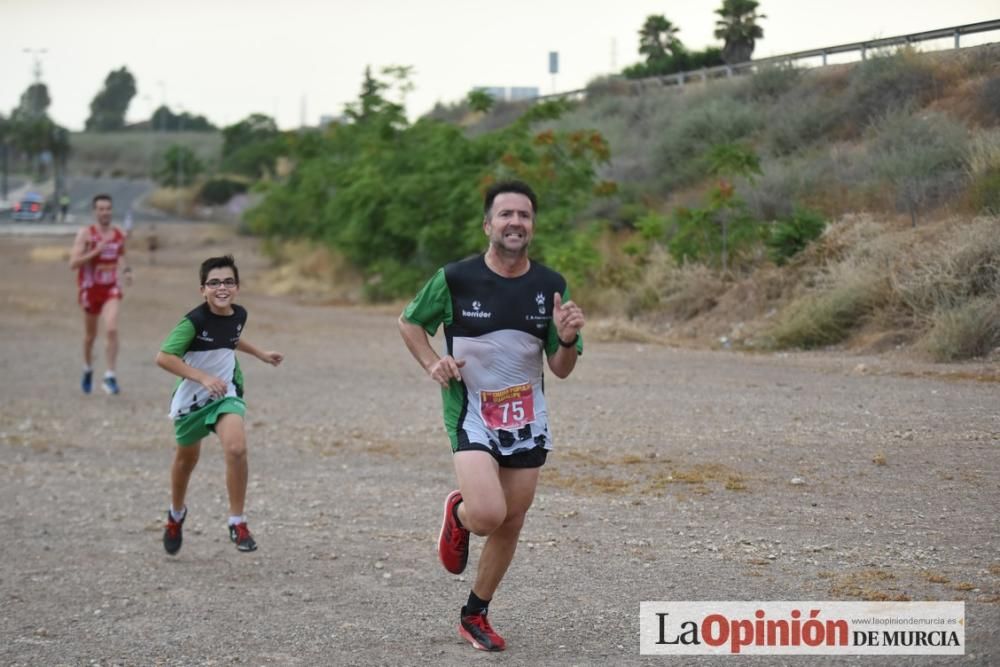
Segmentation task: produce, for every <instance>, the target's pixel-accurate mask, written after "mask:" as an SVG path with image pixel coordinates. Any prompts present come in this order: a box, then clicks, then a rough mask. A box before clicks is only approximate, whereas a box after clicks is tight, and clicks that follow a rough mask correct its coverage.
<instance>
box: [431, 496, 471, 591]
mask: <svg viewBox="0 0 1000 667" xmlns="http://www.w3.org/2000/svg"><path fill="white" fill-rule="evenodd" d="M460 502H462V494H461V493H460V492H458V491H457V490H456V491H452V492H451V493H449V494H448V497H447V498H445V499H444V520H442V522H441V534H440V535H439V536H438V557H439V558H440V559H441V564H442V565H444V569H446V570H448V571H449V572H451V573H452V574H461V573H462V572H463V571H464V570H465V566H466V564H467V563H468V562H469V531H468V530H466V529H465V528H463V527H462V526H461V524H459V523H458V519H456V518H455V507H456V506H457V505H458V504H459V503H460Z"/></svg>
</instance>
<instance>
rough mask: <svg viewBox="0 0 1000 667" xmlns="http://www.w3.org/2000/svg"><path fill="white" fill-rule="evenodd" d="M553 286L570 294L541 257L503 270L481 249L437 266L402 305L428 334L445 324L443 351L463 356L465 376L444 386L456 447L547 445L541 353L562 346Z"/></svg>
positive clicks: (504, 449)
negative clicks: (515, 272) (525, 266)
mask: <svg viewBox="0 0 1000 667" xmlns="http://www.w3.org/2000/svg"><path fill="white" fill-rule="evenodd" d="M556 292H559V293H560V295H562V298H563V299H568V298H569V293H568V291H567V289H566V280H565V279H564V278H563V277H562V276H561V275H560V274H559V273H557V272H555V271H553V270H552V269H549V268H548V267H546V266H543V265H542V264H539V263H538V262H534V261H533V262H532V263H531V267H530V268H529V270H528V272H527V273H525V274H524V275H523V276H518V277H517V278H504V277H503V276H500V275H497V274H496V273H494V272H493V271H492V270H490V268H489V267H488V266H487V265H486V260H485V257H484V256H483V255H479V256H477V257H473V258H471V259H467V260H463V261H461V262H455V263H452V264H449V265H447V266H445V267H444V268H442V269H440V270H439V271H438V272H437V273H436V274H435V275H434V277H432V278H431V279H430V280H429V281H428V282H427V284H426V285H424V287H423V288H422V289H421V290H420V292H419V293H418V294H417V296H416V297H415V298H414V299H413V301H412V302H410V304H409V305H408V306H407V307H406V310H405V311H404V312H403V317H404V318H405V319H406V320H407V321H409V322H412V323H414V324H418V325H420V326H421V327H423V328H424V330H425V331H427V332H428V333H429V334H430V335H434V333H435V332H436V331H437V328H438V326H440V325H441V324H444V333H445V343H446V346H447V351H446V354H450V355H451V356H453V357H454V358H455V359H460V360H464V361H465V365H464V366H463V367H462V368H461V374H462V381H461V382H458V381H455V380H452V381H451V382H450V383H449V386H448V388H447V389H442V392H441V393H442V398H443V400H444V422H445V428H446V429H447V431H448V435H449V437H450V438H451V446H452V450H453V451H460V450H464V449H480V448H483V447H485V448H487V449H489V450H491V451H493V452H495V453H497V454H500V455H504V456H506V455H509V454H512V453H514V452H518V451H521V450H526V449H531V448H533V447H536V446H542V447H544V448H545V449H552V436H551V434H550V433H549V423H548V410H547V408H546V404H545V394H544V392H543V381H542V379H543V355H542V353H543V351H544V352H545V354H547V355H552V354H555V353H556V351H558V349H559V339H558V337H557V334H556V327H555V325H553V324H552V307H553V295H554V294H555V293H556ZM577 350H578V351H579V352H581V353H582V351H583V341H582V339H580V340H579V341H578V342H577Z"/></svg>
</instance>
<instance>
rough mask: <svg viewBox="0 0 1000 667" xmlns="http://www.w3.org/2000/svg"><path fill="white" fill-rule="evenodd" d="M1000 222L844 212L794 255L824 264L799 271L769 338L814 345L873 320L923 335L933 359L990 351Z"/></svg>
mask: <svg viewBox="0 0 1000 667" xmlns="http://www.w3.org/2000/svg"><path fill="white" fill-rule="evenodd" d="M998 228H1000V220H998V219H997V218H993V217H984V218H978V219H976V220H973V221H970V222H963V221H958V220H945V221H942V222H939V223H936V224H934V225H925V226H923V227H919V228H917V229H910V228H906V229H903V230H893V229H892V228H891V227H889V226H887V225H878V224H874V223H872V222H871V221H870V220H868V219H864V218H845V219H844V220H842V221H840V222H839V223H837V224H836V225H832V226H831V227H830V230H828V232H827V234H825V235H824V237H822V238H821V239H820V242H819V243H817V244H816V245H815V246H814V247H813V248H811V249H810V251H809V252H808V254H807V255H806V256H805V257H803V258H802V259H801V260H800V262H805V263H809V264H815V263H817V262H821V266H822V268H821V269H820V270H819V271H818V272H817V273H815V274H813V275H811V276H810V275H809V274H808V273H805V274H800V275H805V277H806V278H807V286H806V287H805V288H804V290H803V293H802V294H801V296H799V297H798V298H797V299H795V300H794V301H792V302H791V303H790V304H788V305H787V306H786V307H785V308H784V310H783V312H782V313H781V315H780V317H779V318H778V321H777V323H776V324H775V325H774V326H773V327H772V328H771V329H770V330H769V331H768V336H769V338H770V340H771V341H772V342H773V344H774V345H775V346H777V347H806V348H808V347H817V346H823V345H831V344H835V343H839V342H842V341H845V340H847V339H848V338H849V337H851V336H852V335H854V334H856V333H858V332H859V331H861V329H862V327H863V326H864V325H865V324H870V325H873V326H874V327H875V329H876V330H878V331H884V330H890V331H894V330H901V329H904V330H908V331H910V332H912V337H913V338H915V339H916V338H920V337H922V339H921V340H920V341H919V343H918V345H919V349H921V350H923V351H925V352H926V353H927V354H928V355H929V356H930V357H932V358H934V359H935V360H939V361H952V360H958V359H967V358H970V357H978V356H984V355H987V354H989V353H990V352H991V351H992V350H993V349H994V348H996V347H997V346H1000V297H998V294H1000V233H998V231H997V230H998ZM870 329H871V327H869V329H868V330H866V331H865V332H864V336H867V338H866V339H865V340H869V339H870V338H871V336H872V331H871V330H870Z"/></svg>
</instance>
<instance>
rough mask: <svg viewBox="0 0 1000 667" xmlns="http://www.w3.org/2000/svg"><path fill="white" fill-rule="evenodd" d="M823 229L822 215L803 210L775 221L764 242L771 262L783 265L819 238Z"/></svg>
mask: <svg viewBox="0 0 1000 667" xmlns="http://www.w3.org/2000/svg"><path fill="white" fill-rule="evenodd" d="M825 227H826V220H825V219H824V218H823V216H822V215H820V214H819V213H817V212H816V211H809V210H805V209H797V210H796V211H795V213H794V214H792V216H791V217H790V218H786V219H784V220H775V221H774V222H773V223H772V224H771V228H770V230H769V232H768V235H767V238H766V239H765V241H764V243H765V245H767V249H768V255H769V256H770V258H771V261H773V262H774V263H775V264H777V265H779V266H780V265H782V264H784V263H785V262H787V261H788V260H789V259H791V258H792V257H793V256H795V255H796V254H798V253H799V252H800V251H801V250H802V249H804V248H805V247H806V246H807V245H808V244H809V242H810V241H812V240H813V239H816V238H819V235H820V234H822V233H823V229H824V228H825Z"/></svg>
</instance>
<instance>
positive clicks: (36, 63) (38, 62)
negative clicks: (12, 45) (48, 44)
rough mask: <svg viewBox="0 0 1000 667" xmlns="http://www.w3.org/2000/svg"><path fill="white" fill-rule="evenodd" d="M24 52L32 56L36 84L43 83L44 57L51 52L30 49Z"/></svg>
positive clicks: (32, 70) (32, 68) (32, 69)
mask: <svg viewBox="0 0 1000 667" xmlns="http://www.w3.org/2000/svg"><path fill="white" fill-rule="evenodd" d="M23 51H24V52H25V53H27V54H30V55H31V56H32V60H33V62H32V67H31V72H32V75H33V76H34V77H35V83H41V81H42V56H44V55H45V54H46V53H48V52H49V50H48V49H28V48H25V49H23Z"/></svg>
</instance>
